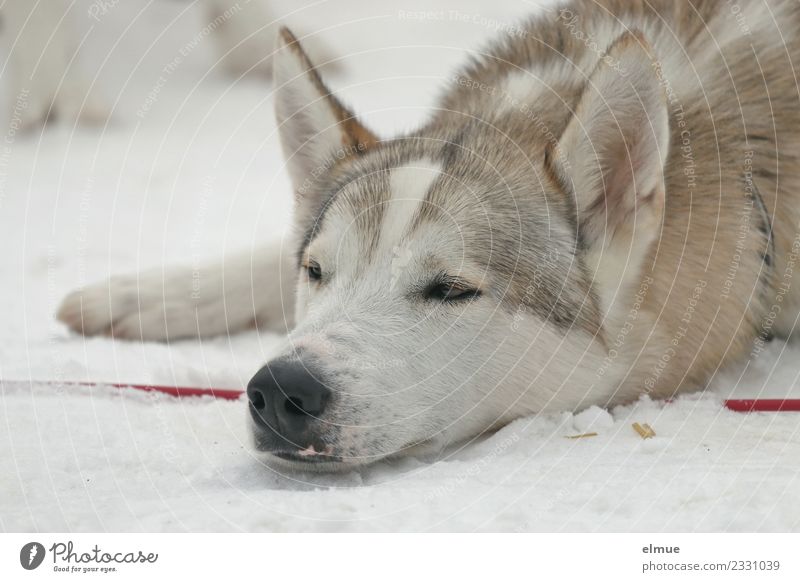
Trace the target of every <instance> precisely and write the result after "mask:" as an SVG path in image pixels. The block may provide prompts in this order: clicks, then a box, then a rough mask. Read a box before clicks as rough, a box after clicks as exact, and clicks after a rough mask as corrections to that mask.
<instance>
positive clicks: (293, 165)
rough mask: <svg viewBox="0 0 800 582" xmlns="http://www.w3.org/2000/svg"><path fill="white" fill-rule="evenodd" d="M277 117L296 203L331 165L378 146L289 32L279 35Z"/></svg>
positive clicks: (276, 63) (310, 189)
mask: <svg viewBox="0 0 800 582" xmlns="http://www.w3.org/2000/svg"><path fill="white" fill-rule="evenodd" d="M274 77H275V114H276V117H277V120H278V128H279V133H280V138H281V145H282V147H283V153H284V157H285V158H286V163H287V167H288V170H289V176H290V177H291V179H292V184H293V186H294V190H295V194H296V196H297V202H298V203H302V202H304V198H305V197H306V196H308V195H309V194H310V193H311V192H314V191H317V190H318V188H315V187H314V186H315V184H314V182H315V181H316V180H317V179H318V178H320V177H321V176H322V175H324V174H325V173H326V172H327V170H329V169H330V168H331V167H332V166H333V164H334V163H335V162H337V161H339V160H342V159H344V158H346V157H348V156H352V155H358V154H361V153H362V152H364V151H365V150H366V149H367V148H369V147H372V146H373V145H375V144H376V143H377V142H378V138H377V137H375V135H374V134H373V133H372V132H371V131H370V130H368V129H367V128H366V127H365V126H364V125H362V124H361V123H360V122H359V121H358V120H357V119H356V117H355V115H353V113H352V112H350V110H349V109H347V108H346V107H345V106H344V105H342V103H341V102H339V100H338V99H336V98H335V97H334V96H333V95H332V94H331V92H330V91H329V90H328V88H327V87H326V86H325V84H324V83H323V82H322V79H321V78H320V76H319V74H318V73H317V71H316V69H315V68H314V66H313V64H312V63H311V61H310V60H309V58H308V56H307V55H306V53H305V51H304V50H303V48H302V47H301V46H300V43H299V42H298V40H297V39H296V38H295V36H294V35H293V34H292V33H291V32H290V31H289V29H288V28H285V27H284V28H282V29H281V30H280V33H279V35H278V47H277V51H276V54H275V60H274Z"/></svg>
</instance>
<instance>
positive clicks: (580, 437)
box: [564, 432, 597, 439]
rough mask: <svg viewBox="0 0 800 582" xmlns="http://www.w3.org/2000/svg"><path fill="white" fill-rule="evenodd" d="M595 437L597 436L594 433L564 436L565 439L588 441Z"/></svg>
mask: <svg viewBox="0 0 800 582" xmlns="http://www.w3.org/2000/svg"><path fill="white" fill-rule="evenodd" d="M595 436H597V433H596V432H586V433H583V434H572V435H568V436H565V437H564V438H566V439H588V438H589V437H595Z"/></svg>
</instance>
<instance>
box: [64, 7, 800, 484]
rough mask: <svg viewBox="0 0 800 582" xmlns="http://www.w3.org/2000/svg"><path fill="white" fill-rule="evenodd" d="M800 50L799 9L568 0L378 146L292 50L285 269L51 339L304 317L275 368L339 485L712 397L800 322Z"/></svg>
mask: <svg viewBox="0 0 800 582" xmlns="http://www.w3.org/2000/svg"><path fill="white" fill-rule="evenodd" d="M799 33H800V4H798V3H797V2H793V1H791V0H769V1H762V0H741V1H740V2H739V3H738V4H735V5H733V4H729V3H724V2H717V1H715V0H694V1H693V2H691V3H690V2H683V1H679V2H676V1H675V0H648V1H647V2H644V1H631V0H624V1H623V0H599V1H597V0H575V1H573V2H570V3H567V4H564V5H562V6H560V7H558V8H555V9H552V10H550V11H548V12H546V13H544V14H542V15H539V16H537V17H535V18H533V19H531V20H530V21H529V22H527V23H525V24H524V26H522V27H521V28H519V29H513V30H509V31H507V34H505V35H504V37H503V38H501V39H500V40H499V41H498V42H496V43H495V44H493V45H491V46H490V47H488V49H487V50H486V51H483V52H480V53H476V54H475V56H473V58H472V59H471V61H470V63H469V64H468V65H467V66H466V67H465V68H464V69H462V70H461V71H460V72H458V73H457V74H456V75H454V76H453V77H452V78H450V79H448V80H447V89H446V91H445V93H444V95H443V97H442V99H441V100H440V102H439V104H438V106H437V107H436V108H435V110H434V114H433V116H432V117H431V119H430V121H429V122H428V123H427V124H425V126H424V127H423V128H421V129H420V130H419V131H416V132H413V133H411V134H409V135H405V136H402V137H399V138H396V139H391V140H380V139H379V138H378V137H376V136H375V135H374V134H373V133H372V132H371V131H370V130H369V129H367V128H366V127H364V126H363V125H362V124H361V123H359V122H358V121H357V120H356V118H355V117H354V116H353V115H352V114H351V112H350V111H349V110H348V109H347V108H346V107H345V106H343V105H342V104H341V103H340V102H339V101H338V100H337V99H336V98H334V97H333V96H332V95H330V94H329V92H328V90H327V89H326V87H325V85H324V84H323V82H322V80H321V79H320V77H319V76H318V74H317V73H316V71H315V69H314V68H313V66H312V64H311V63H310V62H309V60H308V59H307V57H306V56H305V54H304V53H303V51H302V49H301V48H300V45H299V44H298V42H297V41H296V40H295V39H294V38H293V37H292V36H291V34H289V33H288V31H287V32H284V33H283V35H282V38H281V42H280V47H279V49H278V54H277V56H276V60H275V78H276V92H277V93H276V109H277V116H278V121H279V123H280V127H281V139H282V143H283V146H284V150H285V154H286V158H287V168H288V171H289V173H290V175H291V177H292V180H293V182H294V184H295V190H296V198H297V204H296V226H297V229H296V230H297V243H296V248H295V249H293V252H291V253H281V252H279V250H278V249H271V250H263V251H258V252H256V253H253V254H252V257H251V256H250V255H248V256H245V257H241V258H236V259H233V260H232V261H230V262H226V263H225V265H224V268H223V266H222V265H220V266H218V267H214V268H210V269H209V270H208V271H206V272H205V275H204V277H203V278H202V279H201V284H202V289H201V293H199V294H194V295H193V294H192V293H191V287H192V283H193V281H192V277H191V272H190V271H188V270H186V271H178V272H175V273H174V274H167V275H166V279H164V278H163V277H162V276H161V273H154V274H147V275H142V276H134V277H127V278H125V277H123V278H118V279H112V280H111V282H110V287H109V284H108V283H106V284H101V285H97V286H94V287H89V288H87V289H83V290H80V291H78V292H76V293H74V294H73V295H71V296H69V297H68V298H67V299H66V300H65V302H64V304H63V306H62V308H61V311H60V312H59V317H60V319H61V320H62V321H64V322H66V323H67V324H68V325H69V326H70V327H72V328H73V329H75V330H78V331H82V332H83V333H87V334H95V333H112V334H113V335H114V336H116V337H125V338H140V339H156V340H161V339H168V338H174V337H184V336H193V335H212V334H219V333H230V332H234V331H236V330H239V329H242V328H245V327H247V326H250V325H252V324H253V322H254V321H255V322H257V323H258V324H259V325H262V324H263V325H265V326H267V325H272V324H275V323H277V325H278V326H279V327H280V326H283V325H284V324H286V323H289V325H290V326H291V325H292V324H291V322H290V321H288V320H287V318H285V317H284V315H285V314H287V313H289V309H288V308H289V302H291V301H293V300H294V301H295V303H296V305H295V310H294V312H295V318H296V325H294V327H293V329H291V333H290V334H289V337H288V342H287V348H286V350H285V352H284V353H282V354H281V355H280V356H279V359H282V360H284V361H285V360H297V361H299V362H302V363H303V365H308V366H311V367H313V368H314V369H315V370H317V371H318V372H319V374H320V376H321V377H322V378H324V379H325V382H326V383H327V384H328V385H329V386H330V387H331V389H332V390H333V391H334V397H333V401H332V403H331V405H329V406H328V408H327V409H326V411H325V414H324V415H323V417H322V418H320V419H317V421H316V423H317V424H316V425H315V426H314V428H313V430H314V437H313V439H312V440H310V441H309V442H317V443H324V444H325V446H326V447H327V448H326V450H327V451H330V452H331V453H330V454H331V459H330V460H329V462H327V463H323V465H324V466H325V467H326V468H336V467H341V466H351V465H353V464H358V463H365V462H369V461H372V460H375V459H377V458H381V457H385V456H388V455H392V454H396V453H398V452H402V451H404V450H406V449H407V448H408V447H410V446H412V445H417V444H420V443H426V444H431V445H442V444H445V443H448V442H452V441H456V440H462V439H465V438H468V437H471V436H473V435H476V434H478V433H480V432H482V431H485V430H488V429H491V428H495V427H498V426H501V425H503V424H504V423H507V422H509V421H511V420H513V419H514V418H518V417H520V416H522V415H526V414H531V413H537V412H542V411H549V410H563V409H567V410H574V409H578V408H581V407H584V406H587V405H590V404H599V405H608V404H614V403H619V402H624V401H628V400H631V399H634V398H636V397H637V396H638V395H640V394H643V393H648V394H651V395H652V396H654V397H659V398H660V397H668V396H671V395H673V394H675V393H677V392H679V391H682V390H687V389H697V388H702V387H703V386H704V384H705V383H706V382H707V381H708V379H709V378H710V377H711V376H712V375H713V374H714V373H715V372H716V371H717V370H718V369H719V368H720V366H722V365H723V364H725V363H726V362H728V361H731V360H741V359H743V358H747V357H749V356H751V355H753V354H755V353H757V351H758V349H759V345H760V344H761V342H763V341H765V339H766V338H768V337H770V336H771V335H773V334H774V335H780V336H788V335H790V334H791V332H792V330H793V329H794V326H795V323H796V320H797V317H798V315H800V309H799V308H800V291H799V290H798V289H797V285H796V284H794V281H793V274H794V269H795V268H796V264H795V263H796V260H797V256H798V255H797V253H798V250H800V203H799V202H800V200H798V198H799V197H800V159H798V158H800V100H799V99H798V97H799V93H798V80H797V74H796V72H795V69H794V59H800V37H798V34H799ZM309 268H310V269H312V270H311V275H313V276H310V275H309V272H308V269H309ZM298 273H299V282H298V283H296V292H292V291H290V290H289V289H291V288H292V287H294V286H295V281H296V280H297V276H298ZM317 275H321V277H320V279H319V280H316V276H317ZM223 282H224V283H225V284H224V285H223ZM162 283H163V293H162ZM442 285H444V286H445V291H447V289H448V288H449V287H448V286H450V287H452V288H453V289H455V291H456V292H457V293H460V294H461V295H460V296H458V297H448V296H447V295H448V293H444V294H443V293H442V292H441V288H442ZM431 289H433V291H431ZM457 293H454V294H457ZM198 298H199V299H198ZM289 319H291V318H289ZM310 438H311V437H310ZM256 441H257V442H258V443H260V444H261V445H263V446H262V448H267V449H269V448H270V447H269V446H266V445H264V442H265V441H264V440H263V439H261V438H260V437H259V435H258V434H257V435H256ZM307 444H308V443H293V446H296V447H297V448H298V449H303V448H304V447H305V446H306V445H307ZM318 450H319V449H318ZM298 460H299V459H298Z"/></svg>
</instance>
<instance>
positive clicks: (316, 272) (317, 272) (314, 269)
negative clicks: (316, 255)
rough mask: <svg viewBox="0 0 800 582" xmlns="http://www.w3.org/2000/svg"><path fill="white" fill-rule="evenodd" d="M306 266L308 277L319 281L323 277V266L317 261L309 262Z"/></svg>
mask: <svg viewBox="0 0 800 582" xmlns="http://www.w3.org/2000/svg"><path fill="white" fill-rule="evenodd" d="M305 267H306V272H307V273H308V278H309V279H311V280H312V281H319V280H320V279H322V268H321V267H320V266H319V265H318V264H317V263H315V262H309V263H308V264H307V265H305Z"/></svg>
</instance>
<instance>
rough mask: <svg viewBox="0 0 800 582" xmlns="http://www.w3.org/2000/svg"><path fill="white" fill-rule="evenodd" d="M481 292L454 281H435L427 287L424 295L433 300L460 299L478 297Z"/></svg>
mask: <svg viewBox="0 0 800 582" xmlns="http://www.w3.org/2000/svg"><path fill="white" fill-rule="evenodd" d="M480 294H481V292H480V291H479V290H478V289H473V288H472V287H467V286H462V285H457V284H454V283H437V284H435V285H432V286H431V287H429V288H428V290H427V291H426V292H425V296H426V297H427V298H428V299H433V300H434V301H461V300H465V299H473V298H475V297H478V296H479V295H480Z"/></svg>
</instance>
